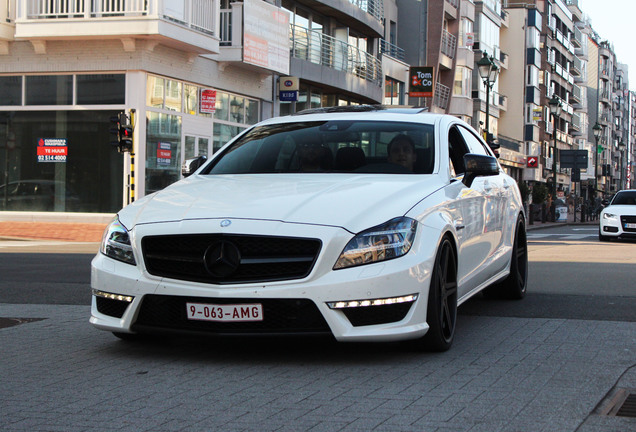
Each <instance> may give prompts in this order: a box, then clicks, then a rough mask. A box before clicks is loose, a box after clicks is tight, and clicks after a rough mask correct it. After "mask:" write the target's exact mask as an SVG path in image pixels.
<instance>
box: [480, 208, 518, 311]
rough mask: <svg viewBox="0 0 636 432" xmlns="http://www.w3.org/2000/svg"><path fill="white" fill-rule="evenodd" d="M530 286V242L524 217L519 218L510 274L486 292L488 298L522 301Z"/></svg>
mask: <svg viewBox="0 0 636 432" xmlns="http://www.w3.org/2000/svg"><path fill="white" fill-rule="evenodd" d="M527 285H528V241H527V237H526V223H525V221H524V219H523V217H521V216H519V217H518V218H517V226H516V228H515V240H514V244H513V245H512V256H511V258H510V274H509V275H508V276H507V277H506V278H505V279H504V280H503V281H501V282H499V283H497V284H495V285H493V286H492V287H489V288H487V289H486V290H485V291H484V295H486V297H500V298H507V299H515V300H520V299H522V298H524V297H525V295H526V288H527Z"/></svg>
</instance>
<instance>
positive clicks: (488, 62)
mask: <svg viewBox="0 0 636 432" xmlns="http://www.w3.org/2000/svg"><path fill="white" fill-rule="evenodd" d="M477 67H478V69H479V76H480V77H481V80H482V82H483V83H484V86H486V142H487V143H488V144H489V145H490V144H491V143H490V142H489V138H490V90H491V89H492V87H493V85H494V84H495V81H497V75H498V74H499V68H498V67H497V65H496V64H495V59H494V58H493V56H490V57H488V54H487V53H486V52H485V51H484V56H483V57H482V58H480V59H479V61H477Z"/></svg>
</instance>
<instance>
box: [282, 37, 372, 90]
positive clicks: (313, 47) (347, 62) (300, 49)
mask: <svg viewBox="0 0 636 432" xmlns="http://www.w3.org/2000/svg"><path fill="white" fill-rule="evenodd" d="M290 43H291V56H292V57H293V58H297V59H301V60H307V61H310V62H312V63H316V64H320V65H323V66H326V67H329V68H332V69H336V70H340V71H344V72H347V73H350V74H353V75H355V76H357V77H360V78H363V79H365V80H367V81H370V82H372V83H374V84H376V85H378V86H381V85H382V80H383V76H382V63H381V62H380V60H378V59H377V58H375V57H374V56H372V55H371V54H369V53H367V52H365V51H363V50H361V49H359V48H357V47H355V46H353V45H349V44H348V43H346V42H343V41H341V40H338V39H336V38H334V37H332V36H329V35H326V34H324V33H321V32H319V31H315V30H308V29H306V28H305V27H301V26H297V25H290Z"/></svg>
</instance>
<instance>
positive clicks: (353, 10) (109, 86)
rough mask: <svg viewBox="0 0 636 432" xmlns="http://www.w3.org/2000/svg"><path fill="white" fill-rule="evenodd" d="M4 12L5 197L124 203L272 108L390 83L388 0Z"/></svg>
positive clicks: (26, 203)
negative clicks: (285, 92)
mask: <svg viewBox="0 0 636 432" xmlns="http://www.w3.org/2000/svg"><path fill="white" fill-rule="evenodd" d="M394 9H395V8H394ZM394 9H393V12H392V13H393V14H394V15H396V14H397V12H396V11H395V10H394ZM0 16H2V18H3V19H2V20H0V166H2V167H3V169H2V170H1V172H2V173H3V174H4V175H3V177H2V178H1V179H0V211H2V210H9V211H11V210H26V211H55V212H68V211H73V212H97V213H102V212H104V213H110V212H115V211H117V210H118V209H119V208H121V207H122V205H125V204H126V203H129V202H131V201H133V200H134V199H136V198H139V197H141V196H144V195H146V194H149V193H152V192H154V191H156V190H159V189H161V188H163V187H165V186H167V185H169V184H171V183H173V182H174V181H176V180H178V179H179V178H180V166H181V163H182V162H183V160H184V159H187V158H190V157H194V156H198V155H211V154H212V153H213V152H214V151H215V150H218V149H219V148H220V147H221V146H222V145H223V144H225V143H226V142H227V141H228V140H229V139H230V138H231V137H233V136H235V135H236V134H238V133H240V131H242V130H244V129H245V128H247V127H248V126H249V125H251V124H254V123H256V122H258V121H260V120H262V119H265V118H269V117H272V116H276V115H279V114H288V113H293V112H297V111H299V110H302V109H305V108H311V107H316V106H332V105H342V104H358V103H381V102H382V101H383V99H384V96H385V95H384V94H383V89H384V86H385V80H386V78H387V76H385V75H384V73H383V60H381V57H382V56H381V46H380V45H381V40H382V39H383V37H384V34H385V29H384V21H383V20H384V3H383V2H382V0H365V1H361V0H325V1H319V2H296V1H292V0H284V1H282V2H279V3H278V4H276V5H275V4H271V3H268V2H265V1H262V0H244V1H242V2H240V3H239V2H233V3H230V2H229V1H228V0H221V1H219V0H130V1H126V2H123V1H110V0H108V1H100V2H95V1H92V0H90V1H89V0H78V1H70V0H0ZM386 57H387V60H386V64H387V65H388V66H386V67H387V69H389V70H392V69H394V70H393V71H392V72H391V74H392V76H390V77H389V78H391V79H393V80H394V81H395V82H396V83H398V85H396V87H398V86H401V90H398V92H397V94H398V95H399V93H400V91H401V92H402V94H403V92H404V83H405V82H406V69H407V67H406V66H405V63H404V62H400V61H399V60H397V59H391V58H389V57H390V56H386ZM396 65H398V66H396ZM398 69H399V70H398ZM281 77H294V78H295V79H296V80H297V81H296V82H297V85H298V88H297V93H296V94H294V95H293V96H295V97H292V98H291V99H292V100H281V99H280V94H279V90H280V89H281V88H280V78H281ZM287 81H294V80H285V83H286V82H287ZM283 99H288V98H287V97H285V98H283ZM398 99H399V98H398ZM397 102H398V100H397V99H396V103H397ZM401 102H402V103H403V101H401ZM121 113H125V114H126V118H123V117H119V114H121ZM113 117H114V118H115V119H120V120H121V121H122V122H126V123H127V122H130V124H131V126H132V130H133V142H134V145H133V149H132V150H133V151H132V152H131V153H128V152H126V153H118V152H117V149H116V146H113V145H111V142H112V141H113V140H116V139H117V137H116V136H114V135H112V134H111V133H110V129H112V128H113V126H114V122H113V121H112V119H113ZM115 126H116V125H115Z"/></svg>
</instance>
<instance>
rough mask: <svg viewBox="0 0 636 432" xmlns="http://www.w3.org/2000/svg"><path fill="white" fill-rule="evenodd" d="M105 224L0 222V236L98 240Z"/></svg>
mask: <svg viewBox="0 0 636 432" xmlns="http://www.w3.org/2000/svg"><path fill="white" fill-rule="evenodd" d="M105 228H106V224H101V223H68V222H20V221H2V222H0V238H2V237H4V238H9V239H33V240H62V241H74V242H99V241H101V239H102V234H103V232H104V229H105Z"/></svg>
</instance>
